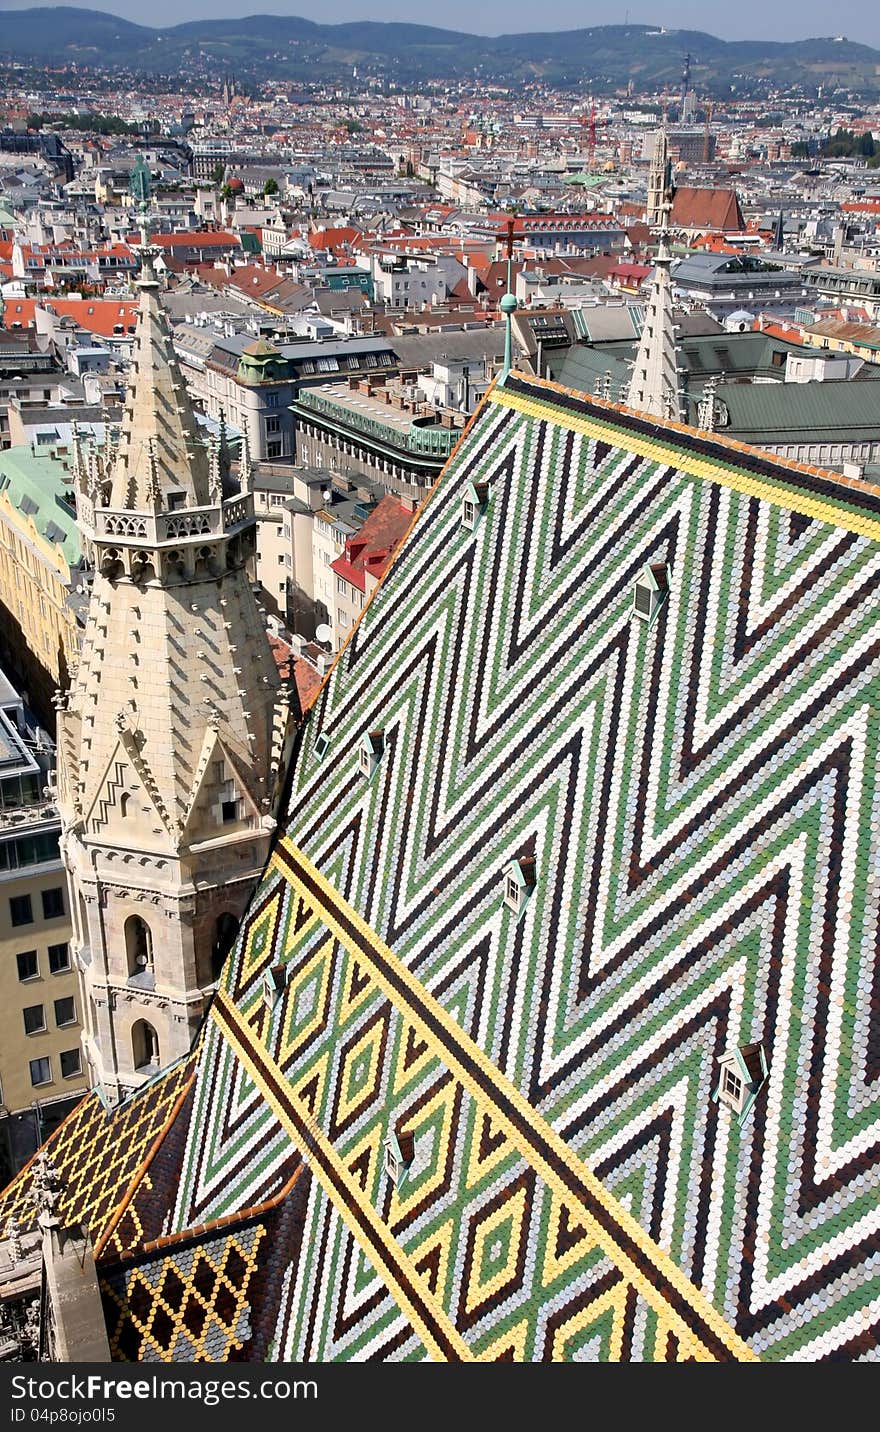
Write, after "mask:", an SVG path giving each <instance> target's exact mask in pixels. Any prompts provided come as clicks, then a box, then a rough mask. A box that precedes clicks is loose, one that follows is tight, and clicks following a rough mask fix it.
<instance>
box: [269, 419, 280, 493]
mask: <svg viewBox="0 0 880 1432" xmlns="http://www.w3.org/2000/svg"><path fill="white" fill-rule="evenodd" d="M266 432H267V433H280V432H281V419H280V418H267V419H266ZM273 501H274V499H273Z"/></svg>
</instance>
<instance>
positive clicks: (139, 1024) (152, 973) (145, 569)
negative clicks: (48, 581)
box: [57, 251, 291, 1103]
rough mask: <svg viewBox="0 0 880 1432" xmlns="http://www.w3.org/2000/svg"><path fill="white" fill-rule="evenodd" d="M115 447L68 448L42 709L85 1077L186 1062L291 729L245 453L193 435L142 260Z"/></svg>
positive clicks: (120, 1093)
mask: <svg viewBox="0 0 880 1432" xmlns="http://www.w3.org/2000/svg"><path fill="white" fill-rule="evenodd" d="M139 290H140V310H139V316H138V325H137V334H136V338H135V344H134V354H133V362H132V368H131V377H130V383H129V389H128V394H127V398H126V407H125V416H124V422H123V427H122V432H121V435H120V438H119V442H118V446H117V447H116V448H115V449H114V450H112V451H110V450H108V448H107V447H104V448H102V449H95V448H91V449H87V448H86V447H85V445H84V444H82V443H78V445H77V453H76V475H77V510H78V520H79V525H80V529H81V532H82V537H83V542H84V545H85V548H86V551H87V553H88V555H89V556H90V558H91V560H92V563H93V566H94V573H95V575H94V582H93V586H92V591H91V599H90V606H89V613H88V621H87V625H86V632H85V637H84V642H83V650H82V655H81V660H80V663H79V667H78V669H77V671H76V672H75V674H74V678H73V681H72V686H71V690H70V691H69V693H67V694H65V695H62V696H61V697H59V699H58V703H57V704H58V708H59V709H58V725H59V757H58V797H59V806H60V810H61V815H62V824H63V836H62V851H63V857H64V861H65V865H66V868H67V873H68V882H69V887H70V894H71V910H72V911H73V922H74V936H73V945H74V951H75V958H76V962H77V968H78V970H79V975H80V981H81V989H82V1008H83V1012H84V1026H85V1035H84V1052H85V1056H86V1059H87V1061H88V1066H89V1070H90V1073H91V1079H92V1082H93V1083H95V1084H100V1085H101V1086H102V1088H103V1090H104V1093H105V1095H106V1096H107V1098H108V1100H109V1101H110V1102H111V1103H112V1102H116V1101H117V1100H118V1099H119V1098H121V1097H124V1096H125V1095H126V1094H127V1093H129V1092H130V1091H131V1090H132V1089H134V1088H136V1087H137V1086H138V1085H140V1084H142V1083H143V1082H144V1081H145V1080H146V1079H148V1078H150V1077H152V1076H153V1075H154V1074H155V1073H156V1070H157V1069H158V1068H160V1067H162V1066H164V1065H167V1064H168V1063H170V1062H171V1061H172V1060H174V1059H176V1058H178V1057H179V1056H180V1055H182V1054H185V1053H186V1052H187V1051H188V1050H189V1048H190V1046H191V1044H192V1042H193V1039H194V1037H195V1035H196V1033H197V1031H198V1029H199V1026H200V1024H201V1022H202V1019H203V1017H204V1014H205V1010H206V1008H207V1004H208V1002H209V997H210V995H211V993H212V991H213V988H214V985H215V982H216V979H217V976H218V974H219V970H220V967H221V965H222V962H223V958H224V957H225V955H226V953H227V951H228V950H229V948H230V946H231V944H232V941H233V939H234V936H235V933H236V931H237V929H238V924H239V921H240V919H241V916H242V913H243V911H244V909H245V906H246V905H247V902H248V899H249V897H250V894H251V891H252V889H253V887H254V884H255V881H256V880H257V878H258V877H259V874H260V871H261V870H262V868H263V866H264V864H265V862H266V858H267V855H268V851H269V844H270V841H271V838H272V832H273V831H274V829H275V815H276V809H277V805H278V800H279V796H280V790H281V784H282V779H283V772H284V767H285V761H286V755H287V746H288V744H289V732H290V727H291V720H290V707H289V700H288V688H287V686H286V685H285V684H284V683H282V681H281V679H280V676H279V674H278V671H277V667H276V664H275V661H274V659H273V656H272V652H271V648H270V646H269V643H268V639H267V637H266V634H265V629H264V625H263V622H262V619H261V614H260V611H259V609H258V606H257V602H256V599H255V597H254V594H253V591H252V588H251V583H250V580H249V573H248V564H249V562H250V559H251V557H252V554H253V547H254V530H255V528H254V511H253V498H252V496H251V494H250V492H249V490H248V477H249V473H248V463H247V459H246V454H244V455H243V456H242V460H241V462H240V463H239V482H238V484H235V483H234V482H233V479H232V472H231V463H230V456H229V450H228V445H227V443H226V439H225V434H224V433H223V432H221V436H220V439H219V440H218V441H217V442H215V443H213V444H211V445H210V446H209V445H208V444H207V443H206V441H205V439H204V438H203V437H202V435H201V434H200V432H199V428H198V424H197V421H196V418H195V415H194V413H193V410H192V407H191V404H190V401H189V398H188V395H187V391H186V386H185V383H184V380H183V378H182V376H181V374H180V370H179V368H178V365H177V360H176V357H175V355H174V351H173V348H172V342H171V334H170V329H169V326H168V323H167V320H166V317H165V315H164V312H163V310H162V306H161V301H160V296H159V284H158V281H157V279H156V276H155V274H154V272H153V270H152V267H151V263H150V254H149V251H147V258H146V260H145V264H144V269H143V272H142V275H141V278H140V281H139Z"/></svg>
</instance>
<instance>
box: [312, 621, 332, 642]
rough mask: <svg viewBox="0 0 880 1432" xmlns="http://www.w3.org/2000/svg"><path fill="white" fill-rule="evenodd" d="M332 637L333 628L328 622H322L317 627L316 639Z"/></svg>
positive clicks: (329, 638) (321, 639)
mask: <svg viewBox="0 0 880 1432" xmlns="http://www.w3.org/2000/svg"><path fill="white" fill-rule="evenodd" d="M332 637H333V628H332V627H329V626H328V625H327V623H326V622H321V625H320V626H319V627H316V628H315V641H331V640H332Z"/></svg>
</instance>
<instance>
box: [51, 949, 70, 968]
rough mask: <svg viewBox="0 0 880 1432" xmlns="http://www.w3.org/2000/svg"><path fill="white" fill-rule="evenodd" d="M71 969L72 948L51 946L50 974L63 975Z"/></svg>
mask: <svg viewBox="0 0 880 1432" xmlns="http://www.w3.org/2000/svg"><path fill="white" fill-rule="evenodd" d="M69 969H70V946H69V945H68V944H66V943H65V944H63V945H50V946H49V973H50V974H53V975H60V974H63V973H64V971H65V970H69Z"/></svg>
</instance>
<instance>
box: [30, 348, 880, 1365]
mask: <svg viewBox="0 0 880 1432" xmlns="http://www.w3.org/2000/svg"><path fill="white" fill-rule="evenodd" d="M475 491H476V492H478V493H479V494H481V497H480V503H479V510H478V511H477V512H474V511H473V510H470V511H469V512H468V513H467V514H465V513H464V511H463V502H464V498H465V496H466V495H469V494H472V493H473V492H475ZM470 500H471V501H472V498H471V499H470ZM463 519H465V520H463ZM646 570H648V571H650V573H651V581H652V584H653V585H652V590H655V591H657V592H659V593H660V596H659V601H658V604H657V605H656V606H655V607H653V608H652V609H651V610H650V612H649V613H648V612H646V615H650V620H642V618H641V616H640V615H639V614H638V611H637V610H636V606H635V601H634V596H635V588H636V584H637V582H638V581H639V580H640V579H641V578H642V577H643V575H644V573H645V572H646ZM657 574H659V577H658V575H657ZM878 575H880V489H878V488H875V487H872V486H870V485H869V484H867V483H865V482H861V481H858V480H856V479H843V478H838V477H836V476H835V475H833V474H830V473H826V472H822V471H819V470H817V469H814V468H810V467H806V466H803V465H799V464H797V463H792V462H786V461H785V460H777V459H775V458H772V457H770V456H768V455H765V454H762V453H760V452H757V451H755V450H754V449H752V448H748V447H746V446H745V445H743V444H737V443H733V442H730V441H729V440H728V441H726V440H724V439H721V438H718V437H717V436H714V435H712V436H710V435H707V434H700V433H697V432H695V431H694V430H693V429H689V428H686V427H684V426H681V425H678V424H675V423H666V422H661V421H656V422H653V421H648V420H646V419H645V418H643V417H639V416H637V415H635V414H634V413H632V412H629V411H627V410H625V409H622V408H619V407H617V406H615V405H613V404H609V403H603V402H601V401H600V400H596V399H589V398H584V397H583V396H580V395H576V394H574V393H571V392H569V391H567V390H564V389H561V388H558V387H556V386H554V385H552V384H549V383H543V382H539V381H536V380H534V379H527V378H524V377H522V376H521V375H518V374H512V375H511V376H510V378H509V379H508V381H507V382H506V383H505V384H504V386H503V387H500V386H498V385H496V386H495V388H494V389H493V390H492V391H491V392H490V394H489V396H488V398H487V399H486V400H485V401H484V403H483V404H482V406H481V408H480V409H479V410H478V412H477V414H476V415H475V417H474V418H473V419H472V420H471V422H470V424H469V425H468V428H467V429H466V431H465V433H464V435H463V436H462V438H461V440H460V441H459V444H458V447H457V449H456V451H455V453H454V454H453V457H452V458H451V460H450V462H449V463H448V464H447V467H446V469H445V471H444V474H443V475H442V477H441V478H440V480H439V482H438V484H437V486H436V488H435V489H434V492H433V494H432V496H431V498H430V500H429V501H428V503H427V504H426V506H425V507H424V509H423V511H422V512H421V514H420V516H419V518H418V520H417V521H416V522H415V524H414V525H413V526H412V528H411V530H410V531H409V532H408V534H407V535H406V536H405V537H404V539H403V540H402V542H401V543H400V546H399V547H398V549H397V552H396V554H395V557H394V560H393V562H392V565H391V567H390V569H389V572H388V574H387V576H386V578H385V580H384V581H383V583H382V584H381V585H380V586H379V588H378V590H377V591H376V592H375V593H374V595H373V597H372V600H371V601H370V602H369V604H368V605H367V607H366V608H365V611H364V615H363V617H362V619H361V621H360V623H359V625H358V626H357V627H356V628H355V630H354V631H353V633H352V635H351V637H350V639H349V641H348V643H347V645H346V646H345V648H344V649H343V651H342V653H341V654H340V657H339V659H338V661H337V663H336V666H335V667H334V669H333V671H332V673H331V675H330V677H329V678H328V679H327V680H326V681H325V682H324V684H323V686H322V688H321V691H320V693H319V695H318V697H317V700H316V701H315V703H314V705H313V706H312V708H311V710H310V712H309V716H308V718H307V721H306V725H305V728H304V731H303V735H302V741H301V745H300V749H299V753H298V757H297V761H296V766H295V770H294V774H293V779H292V789H291V794H290V804H289V817H288V831H287V835H286V836H285V838H284V839H283V840H281V841H280V842H279V844H278V846H277V848H276V851H275V855H274V857H273V860H272V862H271V864H270V868H269V870H268V871H267V873H266V876H265V878H264V881H263V883H262V886H261V888H260V890H259V891H258V892H257V894H256V896H255V897H254V900H253V902H252V904H251V908H250V911H249V913H248V915H247V917H246V919H245V922H244V924H243V928H242V932H241V934H240V936H239V940H238V942H237V944H236V946H235V948H234V950H233V952H232V953H231V955H230V957H229V959H228V961H227V965H226V967H225V970H224V974H223V979H222V987H221V989H220V990H219V991H218V994H217V996H216V998H215V1000H214V1003H213V1005H212V1008H211V1013H210V1016H209V1019H208V1022H207V1025H206V1028H205V1031H204V1034H203V1037H202V1040H201V1044H200V1048H199V1052H198V1069H197V1073H196V1075H195V1079H194V1082H193V1087H192V1094H191V1097H190V1100H189V1102H188V1104H187V1109H186V1111H185V1114H184V1113H183V1112H182V1114H181V1119H180V1120H179V1121H178V1123H177V1125H176V1126H175V1127H174V1128H172V1130H171V1131H170V1132H166V1133H165V1135H164V1137H163V1139H162V1141H161V1147H163V1148H164V1149H165V1150H166V1151H167V1157H168V1162H169V1166H170V1165H171V1164H172V1163H173V1166H174V1167H175V1168H176V1169H177V1170H178V1172H177V1174H176V1176H175V1178H174V1181H173V1183H174V1186H173V1188H169V1186H168V1185H169V1179H168V1177H167V1175H163V1176H161V1177H160V1165H159V1164H156V1165H155V1188H156V1192H155V1193H153V1191H152V1189H151V1188H148V1187H147V1184H146V1182H145V1181H144V1179H143V1178H141V1180H140V1182H139V1185H138V1190H139V1191H138V1192H137V1194H136V1195H133V1196H132V1198H131V1200H130V1201H129V1207H131V1208H133V1210H134V1212H135V1213H136V1214H137V1218H138V1219H139V1220H140V1224H141V1230H142V1231H141V1233H138V1230H137V1226H136V1224H135V1222H134V1214H133V1215H132V1221H131V1222H130V1224H127V1225H126V1228H125V1231H124V1233H123V1230H122V1220H120V1221H119V1229H120V1233H119V1236H118V1238H117V1241H116V1243H115V1244H114V1246H113V1247H111V1246H110V1244H109V1243H108V1245H107V1247H106V1248H105V1249H104V1250H103V1252H102V1254H101V1257H100V1258H99V1272H100V1275H101V1277H102V1279H103V1282H104V1288H105V1296H106V1298H107V1300H108V1301H107V1307H108V1325H109V1326H110V1327H111V1337H112V1338H113V1339H114V1350H115V1353H116V1355H117V1356H141V1355H149V1356H155V1357H160V1358H169V1359H173V1358H174V1357H179V1356H185V1357H186V1358H187V1359H189V1358H191V1357H207V1358H215V1357H231V1356H243V1357H257V1358H260V1357H265V1358H266V1359H269V1360H271V1359H272V1358H278V1359H282V1360H291V1361H299V1360H308V1359H314V1360H318V1361H328V1360H335V1359H355V1360H363V1359H368V1358H375V1359H394V1360H396V1359H401V1360H402V1359H410V1360H418V1359H424V1358H428V1359H435V1360H444V1359H451V1360H462V1361H469V1360H473V1359H477V1360H493V1359H502V1360H525V1361H529V1360H597V1359H616V1360H633V1361H639V1360H669V1359H673V1360H677V1359H686V1358H692V1359H700V1360H703V1359H705V1360H732V1359H733V1360H743V1361H745V1360H754V1359H756V1358H759V1359H768V1360H794V1361H804V1360H807V1361H810V1360H820V1359H823V1358H828V1359H844V1360H854V1359H858V1358H862V1357H874V1356H876V1353H877V1350H878V1347H880V1338H878V1332H880V1322H878V1307H880V1276H878V1264H877V1229H878V1221H880V1213H878V1207H880V1204H878V1197H877V1194H878V1182H880V1180H878V1167H877V1165H878V1154H877V1149H878V1143H880V1141H878V1113H880V1109H878V1095H877V1091H876V1076H877V1072H878V1069H880V1023H878V1021H877V1019H876V1012H875V1010H874V1003H875V1001H874V1000H873V991H874V974H873V964H874V958H875V950H876V940H877V931H878V904H880V896H878V890H877V882H876V879H875V878H874V876H875V872H876V870H877V868H878V855H880V851H878V849H877V847H878V844H880V835H878V831H880V820H878V819H877V811H878V809H880V793H878V788H877V783H878V776H877V772H878V762H877V751H878V745H880V708H878V704H877V700H876V691H877V677H878V668H880V634H878V625H877V615H876V587H877V580H878ZM643 610H644V608H643ZM365 734H370V735H371V736H372V738H373V739H372V741H371V743H370V750H371V751H372V752H373V756H372V758H371V759H370V760H369V761H368V762H366V767H365V765H364V764H363V763H362V762H361V759H360V758H361V752H362V740H363V737H364V736H365ZM367 767H368V768H367ZM516 862H520V865H519V867H517V866H516V864H515V863H516ZM532 862H533V864H532ZM516 868H520V869H522V868H527V869H528V870H529V872H530V875H529V879H528V880H525V881H521V882H517V881H516V880H514V881H512V882H509V880H508V876H509V873H510V871H511V869H514V870H515V869H516ZM511 883H512V884H513V885H514V886H515V887H516V888H515V890H514V893H513V894H511V891H510V884H511ZM267 976H269V977H268V978H267ZM755 1046H760V1058H753V1057H752V1055H753V1054H754V1053H755ZM742 1049H745V1050H746V1051H747V1053H748V1057H746V1056H742V1059H741V1067H743V1068H745V1069H747V1070H749V1071H758V1075H759V1076H760V1074H761V1071H763V1070H764V1069H766V1078H765V1079H763V1082H760V1079H759V1078H756V1089H755V1090H754V1091H753V1093H754V1097H753V1100H752V1102H751V1103H750V1105H749V1107H748V1111H747V1116H746V1117H745V1118H744V1119H742V1120H740V1119H738V1118H737V1117H736V1116H735V1115H734V1113H733V1111H732V1110H731V1109H730V1108H728V1107H726V1106H725V1104H724V1102H723V1101H722V1100H719V1099H718V1098H717V1097H716V1095H717V1093H718V1086H719V1078H720V1074H719V1061H720V1060H721V1059H722V1057H723V1056H726V1055H730V1053H731V1051H741V1050H742ZM136 1102H137V1101H136V1100H135V1101H133V1103H136ZM119 1137H120V1139H122V1140H123V1142H124V1140H125V1137H126V1134H125V1127H124V1125H120V1126H119ZM79 1138H80V1135H79V1133H78V1131H77V1128H76V1126H75V1125H74V1124H68V1125H65V1126H64V1127H63V1129H62V1131H61V1132H60V1133H59V1134H58V1135H57V1136H56V1144H57V1146H64V1145H70V1146H72V1147H73V1149H74V1150H75V1148H76V1146H77V1142H78V1140H79ZM175 1140H177V1142H176V1144H175V1142H174V1141H175ZM395 1141H396V1142H395ZM389 1145H390V1148H391V1155H392V1156H393V1157H395V1158H396V1157H397V1156H398V1155H397V1153H396V1152H395V1150H399V1151H400V1152H401V1154H402V1151H403V1150H407V1151H409V1152H407V1154H406V1159H405V1160H404V1162H405V1163H408V1167H406V1168H405V1170H404V1175H405V1176H403V1177H402V1178H401V1177H400V1174H401V1169H400V1167H399V1166H398V1168H397V1169H396V1171H395V1173H396V1176H395V1177H392V1176H391V1175H390V1173H389V1171H388V1170H389V1166H388V1164H387V1162H386V1160H387V1159H388V1156H389V1155H388V1147H389ZM410 1153H411V1158H410ZM66 1156H67V1158H68V1165H67V1166H72V1164H71V1160H72V1159H73V1157H74V1155H73V1153H70V1154H68V1155H66ZM172 1156H173V1157H172ZM302 1165H305V1169H306V1172H305V1173H303V1172H298V1169H300V1168H301V1166H302ZM11 1196H12V1197H15V1194H13V1195H11ZM289 1200H294V1201H295V1202H294V1203H290V1202H289ZM267 1203H269V1204H271V1205H272V1207H271V1210H270V1211H269V1213H261V1212H259V1211H255V1206H257V1207H258V1208H261V1207H262V1206H263V1205H264V1204H267ZM285 1210H287V1211H289V1216H290V1218H291V1219H292V1220H294V1221H295V1222H296V1227H297V1232H296V1235H295V1236H294V1235H292V1234H291V1235H290V1236H289V1237H288V1235H284V1236H281V1235H279V1242H278V1255H277V1258H278V1269H276V1271H278V1270H280V1271H281V1273H282V1274H283V1276H282V1277H280V1278H279V1279H277V1280H276V1283H275V1284H274V1285H273V1287H272V1288H271V1289H268V1290H265V1289H264V1284H263V1282H262V1281H261V1280H262V1278H263V1274H262V1273H261V1272H260V1258H261V1256H262V1252H261V1250H264V1249H265V1246H266V1240H265V1239H263V1240H262V1241H260V1242H259V1246H257V1245H258V1235H257V1231H258V1230H259V1228H261V1227H263V1226H265V1225H264V1223H263V1222H262V1221H261V1220H263V1219H264V1218H266V1217H274V1216H276V1212H277V1216H278V1217H281V1216H282V1214H283V1213H284V1211H285ZM159 1218H161V1226H162V1229H163V1233H162V1237H163V1238H164V1239H166V1240H169V1241H168V1242H167V1243H166V1244H163V1245H162V1247H154V1246H153V1243H155V1234H152V1233H151V1232H150V1230H151V1229H153V1228H155V1227H156V1224H157V1219H159ZM151 1240H152V1241H151ZM111 1241H112V1240H111ZM214 1249H217V1256H216V1258H212V1259H211V1260H210V1261H211V1264H212V1267H213V1270H214V1271H213V1273H211V1274H209V1273H208V1272H207V1271H206V1267H205V1261H204V1257H202V1261H201V1263H199V1257H200V1256H201V1255H207V1254H209V1253H210V1252H211V1250H214ZM184 1253H185V1254H186V1258H189V1260H190V1261H189V1262H186V1261H185V1258H184ZM233 1254H234V1255H235V1256H234V1257H233ZM230 1259H231V1260H232V1264H233V1265H234V1276H232V1277H227V1275H226V1271H225V1270H226V1269H227V1267H228V1265H229V1260H230ZM197 1264H198V1267H197V1266H196V1265H197ZM248 1270H250V1271H248ZM200 1279H201V1280H202V1282H201V1283H200V1282H199V1280H200ZM205 1279H207V1282H205V1281H204V1280H205ZM187 1280H189V1281H187ZM224 1280H225V1281H224ZM208 1283H209V1284H210V1287H209V1286H208ZM245 1284H246V1287H245ZM181 1285H183V1286H182V1287H181ZM169 1288H171V1290H172V1291H171V1293H170V1294H169ZM193 1289H194V1290H195V1292H196V1293H197V1294H198V1298H195V1297H194V1294H193V1291H192V1290H193ZM221 1294H222V1296H221ZM218 1298H219V1299H220V1303H219V1304H218ZM245 1303H246V1304H247V1308H248V1312H247V1317H246V1319H245V1321H244V1322H243V1321H242V1318H243V1317H244V1313H243V1309H244V1305H245ZM220 1304H222V1307H223V1309H224V1310H225V1311H224V1312H223V1313H222V1316H221V1317H220V1318H219V1320H218V1319H217V1318H216V1317H215V1316H214V1310H215V1309H216V1308H217V1307H218V1306H219V1305H220ZM160 1312H161V1316H160ZM157 1319H158V1325H159V1327H158V1330H159V1334H160V1335H159V1337H158V1338H156V1337H154V1332H155V1331H156V1328H157ZM245 1323H247V1325H248V1326H252V1327H254V1328H256V1329H257V1335H256V1336H255V1337H253V1338H250V1340H249V1336H248V1334H247V1332H246V1328H245ZM206 1327H210V1334H211V1335H210V1338H209V1337H208V1336H207V1334H204V1336H203V1330H204V1328H206ZM199 1338H201V1339H202V1341H201V1342H200V1341H199ZM150 1339H152V1342H151V1341H150ZM143 1349H147V1352H146V1354H145V1353H144V1352H143V1351H142V1350H143ZM224 1349H226V1350H225V1351H224Z"/></svg>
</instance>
